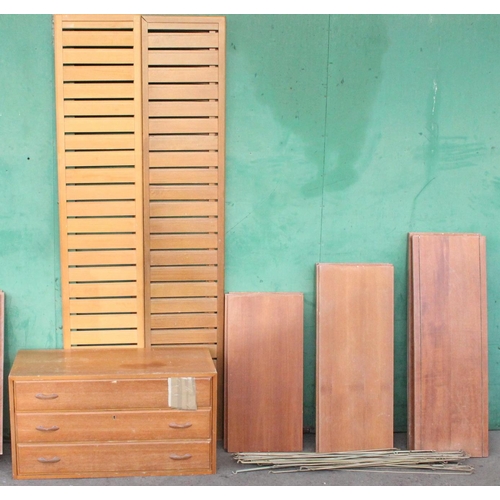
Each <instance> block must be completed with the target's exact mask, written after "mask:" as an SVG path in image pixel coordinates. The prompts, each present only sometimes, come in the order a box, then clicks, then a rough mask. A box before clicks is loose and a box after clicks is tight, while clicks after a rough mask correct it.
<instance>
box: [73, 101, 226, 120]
mask: <svg viewBox="0 0 500 500" xmlns="http://www.w3.org/2000/svg"><path fill="white" fill-rule="evenodd" d="M66 114H74V113H66ZM107 114H112V113H107ZM116 114H118V113H116ZM218 114H219V103H218V102H217V101H208V102H206V101H200V102H176V101H173V102H170V101H164V102H150V103H149V116H150V117H152V116H165V117H168V116H218Z"/></svg>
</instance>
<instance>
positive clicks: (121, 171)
mask: <svg viewBox="0 0 500 500" xmlns="http://www.w3.org/2000/svg"><path fill="white" fill-rule="evenodd" d="M65 176H66V179H65V180H66V184H99V183H113V182H134V181H136V180H137V171H136V170H135V169H134V168H119V167H116V168H67V169H66V171H65Z"/></svg>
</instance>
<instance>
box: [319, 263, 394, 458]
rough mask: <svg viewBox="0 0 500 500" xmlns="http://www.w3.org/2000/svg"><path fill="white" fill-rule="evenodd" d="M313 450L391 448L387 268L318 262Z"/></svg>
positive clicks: (390, 272)
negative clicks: (314, 448) (314, 433)
mask: <svg viewBox="0 0 500 500" xmlns="http://www.w3.org/2000/svg"><path fill="white" fill-rule="evenodd" d="M316 287H317V297H316V300H317V337H316V342H317V348H316V451H317V452H321V453H326V452H337V451H353V450H365V449H376V448H392V447H393V387H394V383H393V373H394V369H393V365H394V354H393V350H394V347H393V346H394V269H393V266H392V265H390V264H318V265H317V266H316Z"/></svg>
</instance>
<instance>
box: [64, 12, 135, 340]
mask: <svg viewBox="0 0 500 500" xmlns="http://www.w3.org/2000/svg"><path fill="white" fill-rule="evenodd" d="M140 30H141V24H140V16H132V15H103V16H99V15H64V16H63V15H56V16H54V45H55V78H56V113H57V145H58V176H59V214H60V244H61V288H62V309H63V329H64V347H65V348H70V347H82V346H95V345H98V346H110V345H124V346H125V345H128V346H144V271H143V221H142V213H143V209H142V201H143V187H142V186H143V185H142V120H141V116H142V115H141V107H142V102H141V74H142V72H141V50H140V47H141V36H140V33H141V31H140Z"/></svg>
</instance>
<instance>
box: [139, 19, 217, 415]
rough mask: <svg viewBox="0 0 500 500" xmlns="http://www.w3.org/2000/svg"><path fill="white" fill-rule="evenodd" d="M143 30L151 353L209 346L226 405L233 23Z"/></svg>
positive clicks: (182, 22)
mask: <svg viewBox="0 0 500 500" xmlns="http://www.w3.org/2000/svg"><path fill="white" fill-rule="evenodd" d="M142 23H143V44H142V47H143V49H142V50H143V113H144V116H143V119H144V122H143V129H144V251H145V297H146V307H145V333H146V345H148V346H155V347H160V346H176V345H177V346H180V345H192V346H195V345H197V346H203V347H208V348H209V349H210V351H211V353H212V356H213V358H214V359H216V363H217V371H218V373H219V401H221V403H222V379H223V377H222V371H223V356H222V352H223V347H222V345H223V329H224V322H223V309H224V151H225V138H224V137H225V19H224V18H223V17H216V16H213V17H212V16H211V17H203V16H189V17H185V16H175V17H170V16H143V21H142ZM219 414H220V415H221V416H222V407H220V408H219Z"/></svg>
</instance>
